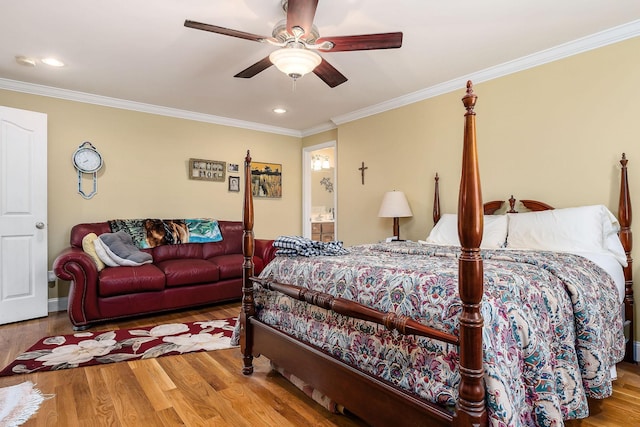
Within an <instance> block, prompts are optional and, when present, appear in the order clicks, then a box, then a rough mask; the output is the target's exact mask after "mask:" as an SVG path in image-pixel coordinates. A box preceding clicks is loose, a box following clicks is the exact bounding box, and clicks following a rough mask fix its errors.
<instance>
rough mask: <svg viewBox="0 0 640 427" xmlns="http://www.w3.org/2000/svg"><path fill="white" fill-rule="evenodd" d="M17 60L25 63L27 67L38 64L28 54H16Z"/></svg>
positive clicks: (19, 62) (21, 63)
mask: <svg viewBox="0 0 640 427" xmlns="http://www.w3.org/2000/svg"><path fill="white" fill-rule="evenodd" d="M16 62H17V63H18V64H20V65H24V66H25V67H35V66H36V60H35V59H33V58H28V57H26V56H22V55H19V56H16Z"/></svg>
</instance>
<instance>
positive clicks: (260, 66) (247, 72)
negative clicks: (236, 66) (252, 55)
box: [233, 56, 273, 79]
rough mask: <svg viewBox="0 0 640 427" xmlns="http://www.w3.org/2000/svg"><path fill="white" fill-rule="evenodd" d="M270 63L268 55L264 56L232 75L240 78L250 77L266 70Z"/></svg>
mask: <svg viewBox="0 0 640 427" xmlns="http://www.w3.org/2000/svg"><path fill="white" fill-rule="evenodd" d="M271 65H273V64H272V63H271V60H270V59H269V57H268V56H267V57H265V58H263V59H261V60H260V61H258V62H256V63H255V64H253V65H251V66H249V67H248V68H246V69H244V70H242V71H240V72H239V73H238V74H236V75H235V76H233V77H240V78H242V79H250V78H251V77H253V76H255V75H256V74H258V73H260V72H262V71H264V70H266V69H267V68H269V67H271Z"/></svg>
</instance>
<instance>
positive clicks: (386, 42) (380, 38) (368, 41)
mask: <svg viewBox="0 0 640 427" xmlns="http://www.w3.org/2000/svg"><path fill="white" fill-rule="evenodd" d="M327 41H328V42H331V43H333V44H334V46H333V47H332V48H331V49H319V50H321V51H323V52H344V51H351V50H371V49H397V48H399V47H401V46H402V33H401V32H397V33H380V34H363V35H360V36H337V37H321V38H319V39H318V40H317V41H316V44H317V45H319V44H321V43H322V42H327Z"/></svg>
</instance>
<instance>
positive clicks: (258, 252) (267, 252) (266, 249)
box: [254, 239, 277, 265]
mask: <svg viewBox="0 0 640 427" xmlns="http://www.w3.org/2000/svg"><path fill="white" fill-rule="evenodd" d="M276 251H277V249H276V248H274V247H273V240H267V239H255V252H254V255H255V256H257V257H260V258H262V260H263V261H264V265H267V264H269V262H271V260H272V259H274V258H275V256H276Z"/></svg>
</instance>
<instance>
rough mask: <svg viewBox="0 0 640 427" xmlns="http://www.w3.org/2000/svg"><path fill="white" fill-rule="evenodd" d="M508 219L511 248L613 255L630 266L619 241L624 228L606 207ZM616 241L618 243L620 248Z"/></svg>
mask: <svg viewBox="0 0 640 427" xmlns="http://www.w3.org/2000/svg"><path fill="white" fill-rule="evenodd" d="M507 216H508V218H509V235H508V237H507V247H508V248H516V249H539V250H549V251H563V252H609V253H611V254H612V255H614V256H615V257H616V258H617V259H618V261H620V262H621V264H623V265H624V264H626V255H625V253H624V249H623V248H622V245H621V244H619V239H618V237H617V232H618V230H619V229H620V224H619V223H618V220H617V219H616V217H615V216H614V215H613V214H612V213H611V212H610V211H609V209H607V208H606V206H604V205H593V206H580V207H575V208H565V209H554V210H548V211H541V212H524V213H518V214H507ZM612 237H615V240H618V244H616V242H615V240H614V239H612Z"/></svg>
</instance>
